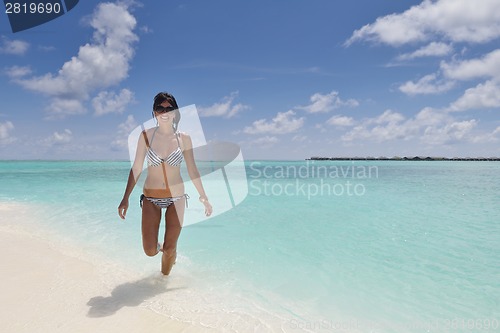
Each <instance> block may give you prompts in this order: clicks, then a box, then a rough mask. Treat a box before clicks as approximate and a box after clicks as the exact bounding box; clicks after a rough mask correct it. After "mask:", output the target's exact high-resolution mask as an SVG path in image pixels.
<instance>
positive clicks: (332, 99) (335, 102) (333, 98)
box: [296, 91, 359, 113]
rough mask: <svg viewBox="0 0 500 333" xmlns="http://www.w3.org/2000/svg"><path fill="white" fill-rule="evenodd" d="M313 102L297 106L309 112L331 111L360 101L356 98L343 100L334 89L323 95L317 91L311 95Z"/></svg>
mask: <svg viewBox="0 0 500 333" xmlns="http://www.w3.org/2000/svg"><path fill="white" fill-rule="evenodd" d="M310 101H311V104H309V105H306V106H297V107H296V109H299V110H305V111H306V112H309V113H319V112H330V111H332V110H335V109H338V108H340V107H342V106H349V107H356V106H358V105H359V102H358V101H356V100H355V99H349V100H347V101H343V100H342V99H340V97H339V93H338V92H337V91H332V92H330V93H329V94H326V95H323V94H321V93H316V94H314V95H312V96H311V97H310Z"/></svg>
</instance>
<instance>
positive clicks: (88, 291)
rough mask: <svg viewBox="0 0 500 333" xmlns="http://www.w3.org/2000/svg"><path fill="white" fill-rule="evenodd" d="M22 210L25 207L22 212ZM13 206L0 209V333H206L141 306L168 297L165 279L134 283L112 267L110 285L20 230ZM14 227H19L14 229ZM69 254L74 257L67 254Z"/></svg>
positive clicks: (83, 263)
mask: <svg viewBox="0 0 500 333" xmlns="http://www.w3.org/2000/svg"><path fill="white" fill-rule="evenodd" d="M24 208H26V207H24ZM26 214H28V212H26V210H25V209H23V207H21V206H19V205H18V204H12V205H11V204H2V205H0V248H1V251H0V253H1V258H2V259H1V262H2V275H1V282H0V294H1V295H2V303H1V310H0V322H1V323H2V332H8V333H17V332H29V333H34V332H72V333H76V332H85V333H88V332H110V333H112V332H149V333H152V332H162V333H164V332H207V331H208V332H210V331H215V330H210V329H208V328H204V327H194V326H192V325H191V324H189V323H184V322H180V321H177V320H174V319H172V318H169V317H167V316H165V315H162V314H158V313H155V312H153V311H152V310H150V309H147V308H145V307H143V306H141V304H142V303H143V301H144V300H145V299H148V298H151V297H153V296H155V295H158V294H161V293H165V292H168V290H169V280H168V279H169V278H164V277H162V276H161V275H155V276H151V277H149V278H143V279H137V278H135V279H134V277H133V275H131V274H129V273H127V272H126V271H125V270H123V269H121V268H119V267H116V270H115V272H114V273H115V274H116V276H118V278H119V279H121V280H122V282H121V283H118V284H115V285H110V283H109V282H106V279H103V274H109V268H108V272H105V271H102V270H101V268H100V267H99V265H98V264H95V263H93V262H91V261H90V260H85V259H84V258H81V257H79V256H78V255H76V253H77V250H75V249H73V250H71V249H67V248H66V249H63V248H62V247H61V246H60V245H57V244H55V243H53V242H50V241H49V240H47V239H44V238H43V237H41V236H39V235H37V232H34V231H33V230H29V232H28V230H27V228H26V226H22V225H20V224H19V222H20V220H22V219H23V217H26ZM16 223H18V225H16ZM72 252H73V253H72Z"/></svg>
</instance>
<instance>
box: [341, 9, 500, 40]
mask: <svg viewBox="0 0 500 333" xmlns="http://www.w3.org/2000/svg"><path fill="white" fill-rule="evenodd" d="M436 37H441V38H444V39H446V40H451V41H454V42H469V43H486V42H489V41H491V40H494V39H496V38H498V37H500V1H498V0H475V1H470V0H437V1H431V0H424V1H423V2H422V3H421V4H419V5H416V6H413V7H411V8H410V9H408V10H406V11H405V12H403V13H401V14H391V15H387V16H383V17H379V18H377V20H376V21H375V22H374V23H372V24H367V25H365V26H364V27H362V28H361V29H358V30H356V31H354V33H353V34H352V36H351V37H350V39H349V40H348V41H347V42H346V45H350V44H352V43H353V42H356V41H360V40H369V41H375V42H380V43H384V44H389V45H392V46H399V45H403V44H407V43H414V42H423V41H427V40H430V39H433V38H436Z"/></svg>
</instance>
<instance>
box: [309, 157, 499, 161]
mask: <svg viewBox="0 0 500 333" xmlns="http://www.w3.org/2000/svg"><path fill="white" fill-rule="evenodd" d="M306 160H309V161H500V157H452V158H448V157H430V156H425V157H423V156H414V157H406V156H405V157H399V156H394V157H318V156H313V157H310V158H306Z"/></svg>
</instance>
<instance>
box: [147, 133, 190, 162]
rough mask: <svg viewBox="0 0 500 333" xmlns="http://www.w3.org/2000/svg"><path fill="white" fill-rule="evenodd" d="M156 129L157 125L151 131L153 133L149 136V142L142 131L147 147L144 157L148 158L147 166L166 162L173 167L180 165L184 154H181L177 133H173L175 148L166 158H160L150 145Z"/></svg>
mask: <svg viewBox="0 0 500 333" xmlns="http://www.w3.org/2000/svg"><path fill="white" fill-rule="evenodd" d="M156 130H158V127H157V128H156V129H155V131H154V132H153V135H152V137H151V144H150V143H149V142H148V138H147V136H146V132H142V133H143V134H144V138H145V140H146V146H147V147H148V152H147V154H146V158H147V160H148V166H152V167H157V166H160V165H161V164H162V163H167V164H168V165H171V166H174V167H175V166H180V165H181V163H182V161H183V160H184V156H183V155H182V150H181V145H180V143H179V133H175V138H176V139H177V149H176V150H174V151H173V152H171V153H170V154H169V155H168V156H167V157H166V158H161V157H160V155H158V154H157V153H156V152H155V151H154V150H153V148H152V147H151V145H152V144H153V140H154V138H155V134H156Z"/></svg>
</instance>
